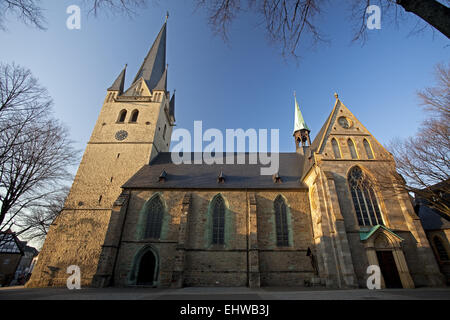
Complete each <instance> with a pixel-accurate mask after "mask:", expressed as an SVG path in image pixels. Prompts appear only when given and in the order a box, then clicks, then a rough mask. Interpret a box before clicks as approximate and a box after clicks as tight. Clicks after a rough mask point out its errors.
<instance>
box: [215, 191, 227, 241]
mask: <svg viewBox="0 0 450 320" xmlns="http://www.w3.org/2000/svg"><path fill="white" fill-rule="evenodd" d="M212 209H213V212H212V243H213V244H224V243H225V201H224V199H223V198H222V196H218V197H216V198H215V199H214V202H213V205H212Z"/></svg>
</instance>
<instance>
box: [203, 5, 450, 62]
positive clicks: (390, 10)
mask: <svg viewBox="0 0 450 320" xmlns="http://www.w3.org/2000/svg"><path fill="white" fill-rule="evenodd" d="M196 2H197V6H200V7H205V8H206V9H207V10H208V14H209V22H210V24H211V25H212V27H213V30H214V31H215V32H216V33H219V34H221V35H222V36H223V37H224V38H225V39H227V38H228V35H227V34H228V30H229V27H230V25H231V23H232V21H233V20H234V19H235V18H236V17H237V16H238V14H239V13H240V12H241V11H243V10H246V9H248V10H251V11H253V12H256V13H257V14H258V15H259V16H261V17H262V20H263V24H264V26H265V29H266V32H267V33H268V35H269V38H270V39H271V40H272V41H273V42H274V43H275V44H277V45H279V46H280V47H281V49H282V54H283V55H286V54H289V55H293V56H296V52H297V49H298V48H299V45H300V44H301V43H302V44H304V43H306V42H309V41H311V42H312V44H316V43H317V42H320V41H323V40H324V36H323V33H322V32H321V30H320V28H319V24H318V23H317V21H316V20H315V18H316V17H317V16H319V15H320V14H322V12H323V11H324V9H325V7H326V3H327V2H328V1H326V0H246V1H244V0H242V1H241V0H196ZM445 2H446V3H447V4H448V3H449V1H448V0H445ZM243 3H246V4H247V5H246V6H244V5H243ZM348 3H349V4H350V5H351V8H350V11H351V15H350V19H351V21H353V25H354V27H355V34H354V38H353V40H355V41H356V40H362V41H363V42H364V41H365V40H366V38H367V27H366V23H367V19H368V13H367V9H368V8H369V6H371V5H378V6H379V7H380V8H381V10H382V13H383V17H386V18H390V19H392V20H393V21H394V22H398V19H399V16H401V14H402V11H405V12H410V13H413V14H415V15H416V16H418V17H420V18H421V19H422V20H423V21H425V22H426V23H427V24H429V25H431V26H433V27H434V28H436V29H437V30H439V31H440V32H441V33H443V34H444V35H446V36H447V37H450V9H449V8H448V7H447V6H445V5H444V4H442V3H440V2H439V1H436V0H352V1H349V2H348ZM344 5H345V4H344Z"/></svg>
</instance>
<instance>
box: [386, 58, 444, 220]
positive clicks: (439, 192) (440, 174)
mask: <svg viewBox="0 0 450 320" xmlns="http://www.w3.org/2000/svg"><path fill="white" fill-rule="evenodd" d="M436 77H437V85H436V86H435V87H432V88H427V89H425V90H422V91H420V92H418V96H419V98H420V100H421V104H422V106H423V107H424V109H425V110H426V114H427V116H428V118H427V119H426V120H425V121H424V122H423V123H422V125H421V126H420V128H419V131H418V132H417V134H416V135H415V136H413V137H410V138H408V139H406V140H399V139H397V140H395V141H394V142H392V143H391V144H390V146H389V147H388V149H389V151H390V152H391V153H392V155H393V157H394V159H395V162H396V166H397V172H398V173H397V172H396V171H395V170H394V169H392V168H391V169H390V168H388V167H387V166H386V168H383V167H382V168H380V170H379V172H377V176H378V181H379V184H380V186H381V187H386V189H388V188H391V190H397V191H400V192H405V191H406V192H408V193H413V194H415V196H416V197H418V198H419V199H421V200H425V201H426V202H427V204H428V206H430V207H431V208H434V209H436V210H438V211H440V212H442V213H444V214H446V215H448V216H450V201H449V200H450V128H449V124H450V65H449V66H444V65H442V64H441V65H438V66H437V67H436ZM392 186H394V189H392Z"/></svg>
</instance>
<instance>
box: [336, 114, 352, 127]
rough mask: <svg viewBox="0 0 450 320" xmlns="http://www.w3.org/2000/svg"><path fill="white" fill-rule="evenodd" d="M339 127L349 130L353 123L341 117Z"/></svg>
mask: <svg viewBox="0 0 450 320" xmlns="http://www.w3.org/2000/svg"><path fill="white" fill-rule="evenodd" d="M338 122H339V125H340V126H341V127H342V128H344V129H348V128H350V127H351V126H352V122H351V120H350V119H347V118H346V117H340V118H339V119H338Z"/></svg>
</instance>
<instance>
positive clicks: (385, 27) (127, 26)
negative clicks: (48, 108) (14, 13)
mask: <svg viewBox="0 0 450 320" xmlns="http://www.w3.org/2000/svg"><path fill="white" fill-rule="evenodd" d="M74 3H76V1H45V9H46V15H47V19H48V30H46V31H40V30H36V29H33V28H29V27H27V26H24V25H23V24H20V23H17V22H15V21H10V23H9V24H8V28H9V30H8V31H7V32H0V43H2V48H1V51H0V52H1V53H0V61H1V62H13V61H14V62H16V63H18V64H20V65H23V66H26V67H28V68H30V69H31V70H32V72H33V73H34V75H35V76H36V77H38V78H39V80H40V82H41V83H42V84H43V85H44V86H45V87H47V89H48V90H49V92H50V94H51V96H52V97H53V98H54V101H55V107H54V109H55V113H56V116H57V117H58V118H59V119H61V120H62V121H63V122H64V123H65V124H66V125H67V126H68V128H69V129H70V133H71V137H72V139H73V140H74V141H75V142H76V146H77V148H79V149H82V150H83V149H84V148H85V145H86V143H87V142H88V140H89V138H90V134H91V132H92V129H93V127H94V125H95V122H96V120H97V116H98V113H99V111H100V109H101V107H102V103H103V100H104V97H105V95H106V89H107V88H108V87H109V86H110V85H111V84H112V83H113V81H114V79H115V78H116V77H117V75H118V74H119V73H120V71H121V69H122V68H123V66H124V65H125V63H128V66H129V67H128V77H127V82H126V84H127V85H129V84H130V82H131V81H132V78H134V76H135V74H136V72H137V70H138V68H139V67H140V65H141V63H142V61H143V59H144V57H145V55H146V54H147V52H148V50H149V48H150V46H151V44H152V43H153V41H154V39H155V37H156V35H157V33H158V32H159V30H160V28H161V26H162V23H163V22H164V17H165V13H166V11H167V10H168V11H169V12H170V18H169V23H168V51H167V55H168V57H167V61H168V63H169V79H168V83H169V89H170V90H171V91H173V89H177V98H176V99H177V101H176V102H177V105H176V118H177V125H178V127H179V128H186V129H189V130H192V128H193V123H194V121H195V120H202V121H203V128H204V130H206V129H208V128H218V129H220V130H223V132H225V129H227V128H230V129H231V128H243V129H248V128H255V129H262V128H267V129H280V151H283V152H292V151H294V150H295V145H294V141H293V138H292V129H293V124H294V119H293V117H294V100H293V91H294V90H295V91H296V92H297V97H298V100H299V103H300V107H301V109H302V112H303V115H304V117H305V120H306V122H307V124H308V126H309V127H310V129H311V130H312V132H311V135H312V137H313V138H314V137H315V135H316V134H317V132H318V131H319V130H320V128H321V126H322V124H323V122H324V121H325V120H326V118H327V116H328V114H329V113H330V112H331V109H332V107H333V105H334V101H335V99H334V97H333V94H334V92H335V91H337V92H338V93H339V95H340V98H341V100H342V101H343V102H344V104H345V105H346V106H347V107H349V108H350V110H351V111H352V112H353V113H354V114H355V115H356V116H357V117H358V118H359V119H360V120H361V121H362V123H363V124H364V125H365V126H366V127H367V128H368V129H369V130H370V131H371V132H372V134H373V135H374V136H375V137H376V138H377V139H378V140H379V141H380V142H381V143H383V144H387V143H388V142H389V141H390V140H391V139H393V138H395V137H406V136H409V135H413V134H415V132H416V129H417V126H418V124H419V123H420V122H421V121H422V120H423V119H424V114H423V113H422V112H421V109H420V107H419V106H418V99H417V97H416V94H415V92H416V91H417V90H419V89H421V88H424V87H426V86H430V85H432V84H433V81H434V79H433V74H432V71H433V67H434V65H435V64H436V63H438V62H448V61H449V56H450V55H449V51H450V47H449V46H448V45H449V42H448V39H446V38H445V37H444V36H443V35H441V34H440V33H438V32H435V33H434V36H433V34H432V33H431V32H429V31H427V32H425V33H422V34H419V35H417V36H408V33H409V32H410V31H411V29H412V28H413V26H414V24H415V22H416V21H417V19H416V18H415V17H413V18H412V19H409V20H407V21H405V22H402V24H401V25H400V26H399V27H398V28H397V27H395V26H391V25H389V24H388V23H387V22H386V21H385V20H382V29H381V30H374V31H370V33H369V35H370V38H369V41H368V42H367V44H366V45H365V46H363V47H362V46H361V45H360V44H352V43H351V39H352V36H353V34H352V31H351V25H350V22H349V20H348V16H349V13H348V11H347V10H346V8H347V7H345V6H342V4H343V3H345V2H344V1H333V2H332V4H330V5H329V6H327V7H326V12H325V14H324V16H323V17H322V18H321V20H320V23H321V29H322V31H323V32H324V33H325V34H326V35H327V38H328V39H329V40H330V43H328V44H323V45H319V46H317V47H316V48H314V49H311V48H307V49H303V50H301V51H300V52H299V54H300V56H301V59H300V60H299V63H298V64H297V63H296V62H295V61H293V60H287V61H286V60H284V59H283V58H282V57H281V56H280V54H279V50H278V49H277V48H276V47H273V46H270V45H269V44H268V41H267V39H266V35H265V33H264V30H263V29H262V28H261V27H260V26H259V25H258V23H259V22H260V21H259V20H258V18H257V17H256V16H255V15H254V14H252V13H244V14H241V15H240V16H239V18H238V19H237V20H236V21H235V23H234V24H233V27H232V29H231V32H230V42H229V43H224V42H223V41H222V39H221V38H220V37H215V36H214V35H213V33H212V32H211V29H210V28H209V26H208V24H207V18H206V15H205V13H204V12H203V11H201V10H200V11H197V12H194V9H193V6H192V4H191V3H192V2H191V1H189V0H186V1H180V0H168V1H159V5H154V4H152V2H151V4H150V5H149V7H148V8H147V9H146V10H144V11H142V12H141V13H140V14H139V16H137V17H135V18H134V19H133V20H130V19H128V18H125V17H121V16H104V15H102V16H100V17H99V18H97V19H95V18H93V17H89V18H87V17H86V12H83V16H82V24H81V30H79V31H78V30H68V29H67V28H66V19H67V17H68V15H67V14H66V8H67V7H68V6H69V5H71V4H74Z"/></svg>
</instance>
